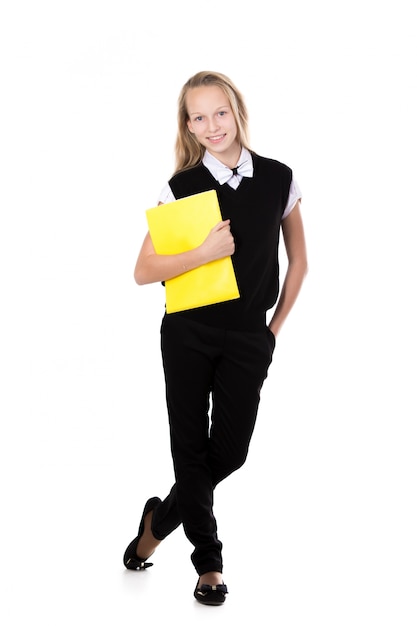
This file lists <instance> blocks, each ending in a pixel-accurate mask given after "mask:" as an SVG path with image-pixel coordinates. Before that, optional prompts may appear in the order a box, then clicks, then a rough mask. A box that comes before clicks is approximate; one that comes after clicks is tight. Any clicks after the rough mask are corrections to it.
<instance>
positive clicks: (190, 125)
mask: <svg viewBox="0 0 417 626" xmlns="http://www.w3.org/2000/svg"><path fill="white" fill-rule="evenodd" d="M187 126H188V130H189V131H190V133H194V131H193V127H192V124H191V120H190V119H188V120H187Z"/></svg>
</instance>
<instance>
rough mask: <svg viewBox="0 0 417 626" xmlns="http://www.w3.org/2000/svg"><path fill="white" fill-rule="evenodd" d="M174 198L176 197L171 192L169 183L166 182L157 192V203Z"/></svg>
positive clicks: (164, 202)
mask: <svg viewBox="0 0 417 626" xmlns="http://www.w3.org/2000/svg"><path fill="white" fill-rule="evenodd" d="M174 200H176V198H175V196H174V194H173V193H172V190H171V187H170V186H169V183H167V184H166V185H165V187H164V188H163V189H162V191H161V193H160V194H159V198H158V203H159V202H162V204H167V202H174Z"/></svg>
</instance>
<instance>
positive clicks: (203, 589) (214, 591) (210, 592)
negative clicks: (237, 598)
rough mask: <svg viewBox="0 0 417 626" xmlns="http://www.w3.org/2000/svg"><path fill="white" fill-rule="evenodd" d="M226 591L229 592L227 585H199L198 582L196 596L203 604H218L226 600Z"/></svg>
mask: <svg viewBox="0 0 417 626" xmlns="http://www.w3.org/2000/svg"><path fill="white" fill-rule="evenodd" d="M226 593H228V591H227V587H226V585H201V586H200V587H199V586H198V583H197V587H196V588H195V590H194V598H195V599H196V600H198V602H201V604H210V605H212V606H217V605H219V604H223V602H224V601H225V600H226Z"/></svg>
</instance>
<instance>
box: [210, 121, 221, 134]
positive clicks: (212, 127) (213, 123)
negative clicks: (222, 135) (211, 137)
mask: <svg viewBox="0 0 417 626" xmlns="http://www.w3.org/2000/svg"><path fill="white" fill-rule="evenodd" d="M218 129H219V120H218V119H217V117H211V118H210V119H209V130H210V132H214V131H215V130H218Z"/></svg>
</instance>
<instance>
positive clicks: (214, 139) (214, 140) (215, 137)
mask: <svg viewBox="0 0 417 626" xmlns="http://www.w3.org/2000/svg"><path fill="white" fill-rule="evenodd" d="M225 137H226V133H224V134H223V135H215V136H214V137H208V140H209V141H211V142H212V143H218V142H219V141H221V140H222V139H224V138H225Z"/></svg>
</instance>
